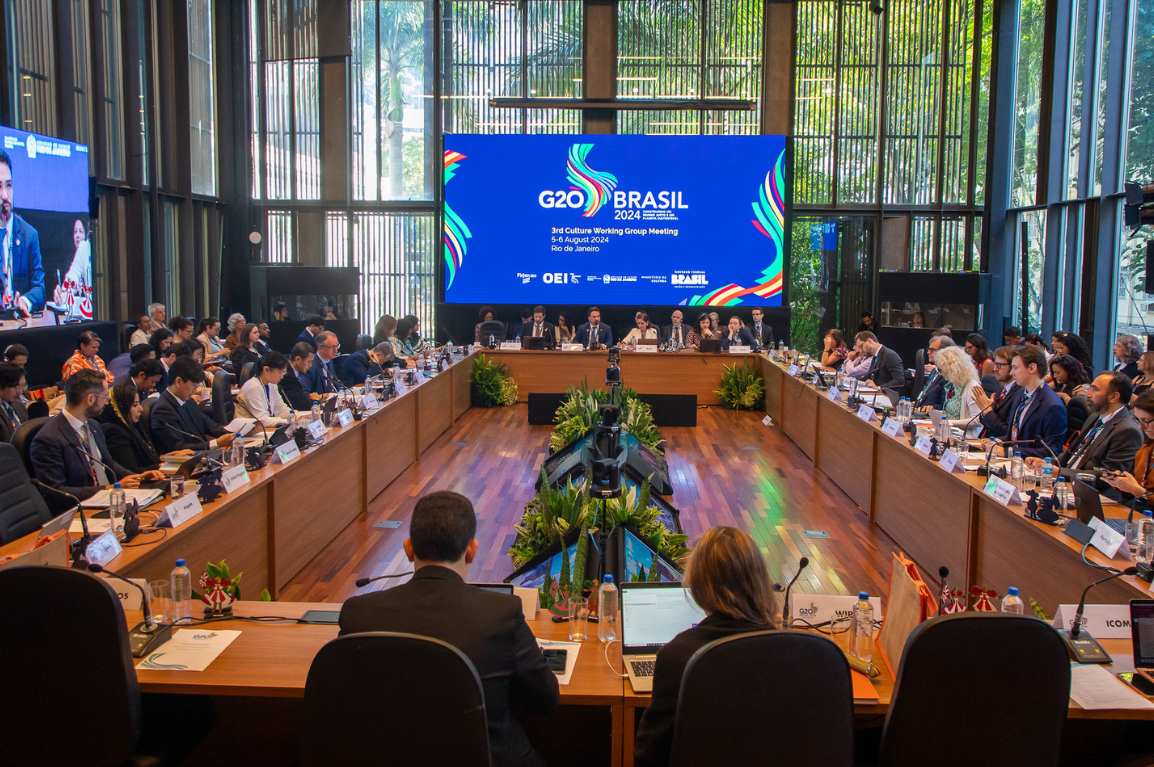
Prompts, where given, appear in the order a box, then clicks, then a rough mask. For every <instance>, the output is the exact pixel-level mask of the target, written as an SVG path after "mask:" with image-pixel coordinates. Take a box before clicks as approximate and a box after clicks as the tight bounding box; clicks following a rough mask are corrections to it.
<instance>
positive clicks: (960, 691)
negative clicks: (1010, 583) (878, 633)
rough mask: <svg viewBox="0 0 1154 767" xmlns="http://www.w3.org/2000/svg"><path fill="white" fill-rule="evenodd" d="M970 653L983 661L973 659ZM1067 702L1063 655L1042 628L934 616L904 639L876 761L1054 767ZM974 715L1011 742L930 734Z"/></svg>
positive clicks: (1004, 620) (980, 616) (999, 616)
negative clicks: (1008, 728)
mask: <svg viewBox="0 0 1154 767" xmlns="http://www.w3.org/2000/svg"><path fill="white" fill-rule="evenodd" d="M979 648H980V650H981V655H982V657H983V658H985V659H986V660H985V661H979V662H974V660H973V659H974V655H973V653H974V652H975V651H976V650H978V649H979ZM1069 698H1070V658H1069V655H1068V654H1067V652H1066V646H1065V644H1064V643H1063V642H1062V640H1061V638H1059V636H1058V633H1057V631H1055V630H1054V628H1053V627H1052V626H1050V624H1048V623H1043V622H1042V621H1040V620H1038V619H1036V618H1034V617H1032V616H1031V617H1027V616H1024V615H1012V614H1006V613H982V612H974V613H960V614H957V615H947V616H943V617H940V618H933V619H931V620H928V621H925V622H924V623H921V624H920V625H918V627H917V628H915V629H914V630H913V631H912V632H910V636H909V639H907V640H906V646H905V649H904V650H903V651H902V661H901V666H900V667H899V668H898V675H897V682H896V684H895V685H894V692H893V699H892V700H891V702H890V707H889V711H888V712H887V714H886V722H885V728H884V729H883V731H882V744H881V753H880V756H879V758H880V761H879V764H881V765H890V766H891V767H905V765H919V767H920V765H926V764H933V765H935V767H961V766H962V765H966V767H972V766H973V765H984V766H985V767H996V766H998V765H1014V767H1034V766H1038V767H1040V766H1041V765H1056V764H1057V763H1058V754H1059V750H1060V748H1061V743H1062V727H1063V725H1064V724H1065V721H1066V713H1067V708H1068V707H1069ZM974 712H981V719H982V721H983V722H990V723H992V724H993V726H994V728H995V729H996V727H997V723H1001V724H1003V725H1010V724H1011V723H1012V729H1013V732H1014V733H1015V734H1016V736H1014V737H1008V738H995V737H990V738H983V737H977V738H975V737H965V736H961V737H949V738H944V737H935V735H940V734H941V733H943V732H949V731H951V729H952V725H955V724H957V723H959V722H967V721H973V716H974ZM943 728H944V729H943ZM952 734H954V735H961V733H957V732H953V733H952ZM1018 736H1020V737H1018Z"/></svg>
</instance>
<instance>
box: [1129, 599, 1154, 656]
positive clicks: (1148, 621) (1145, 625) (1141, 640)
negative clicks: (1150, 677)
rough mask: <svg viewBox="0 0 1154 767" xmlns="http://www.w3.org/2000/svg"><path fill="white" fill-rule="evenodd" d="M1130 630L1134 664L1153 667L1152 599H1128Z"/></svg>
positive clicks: (1153, 617)
mask: <svg viewBox="0 0 1154 767" xmlns="http://www.w3.org/2000/svg"><path fill="white" fill-rule="evenodd" d="M1130 631H1131V634H1132V635H1133V638H1134V665H1135V666H1136V667H1137V668H1142V669H1148V668H1154V599H1132V600H1130Z"/></svg>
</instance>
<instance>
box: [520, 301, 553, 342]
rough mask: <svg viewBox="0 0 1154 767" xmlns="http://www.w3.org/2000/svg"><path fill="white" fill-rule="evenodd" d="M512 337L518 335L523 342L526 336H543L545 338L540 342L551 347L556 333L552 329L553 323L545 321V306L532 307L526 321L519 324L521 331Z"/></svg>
mask: <svg viewBox="0 0 1154 767" xmlns="http://www.w3.org/2000/svg"><path fill="white" fill-rule="evenodd" d="M513 337H514V338H518V337H519V338H520V339H521V342H522V343H524V342H525V339H526V338H543V339H545V340H544V341H543V342H542V343H543V344H544V345H545V346H546V347H548V348H552V347H553V346H554V340H555V338H556V335H555V333H554V331H553V324H552V323H551V322H546V321H545V307H544V306H535V307H533V315H532V316H531V317H530V318H529V321H528V322H526V323H524V324H523V325H522V326H521V332H520V333H519V334H518V335H514V336H513Z"/></svg>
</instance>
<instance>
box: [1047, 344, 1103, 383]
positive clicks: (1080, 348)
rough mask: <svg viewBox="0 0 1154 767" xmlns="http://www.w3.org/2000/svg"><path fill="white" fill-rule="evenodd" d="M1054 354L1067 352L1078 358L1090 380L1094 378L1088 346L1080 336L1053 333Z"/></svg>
mask: <svg viewBox="0 0 1154 767" xmlns="http://www.w3.org/2000/svg"><path fill="white" fill-rule="evenodd" d="M1054 354H1068V355H1069V356H1071V357H1073V358H1074V359H1076V360H1078V362H1081V363H1082V367H1084V368H1086V375H1087V376H1089V378H1090V380H1093V379H1094V363H1093V362H1092V361H1091V360H1090V347H1088V346H1086V342H1085V341H1083V340H1082V337H1081V336H1079V335H1075V334H1074V333H1055V334H1054Z"/></svg>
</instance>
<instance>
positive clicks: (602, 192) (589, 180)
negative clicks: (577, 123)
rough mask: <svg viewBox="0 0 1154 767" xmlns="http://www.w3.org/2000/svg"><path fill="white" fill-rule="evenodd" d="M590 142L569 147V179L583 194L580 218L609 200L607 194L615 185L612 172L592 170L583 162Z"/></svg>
mask: <svg viewBox="0 0 1154 767" xmlns="http://www.w3.org/2000/svg"><path fill="white" fill-rule="evenodd" d="M592 149H593V145H592V144H574V145H573V146H572V147H570V148H569V162H568V167H569V181H570V183H572V184H573V185H574V187H573V188H575V189H580V190H581V191H582V192H583V193H584V194H585V212H584V213H582V214H581V216H582V218H589V217H590V216H592V215H594V214H595V213H597V211H599V210H601V206H602V205H604V204H605V203H606V202H608V200H609V195H611V194H613V190H614V189H615V188H616V187H617V177H616V176H614V175H613V174H612V173H603V172H601V171H596V170H593V169H592V168H590V167H589V165H588V163H586V162H585V158H586V157H588V156H589V152H590V150H592Z"/></svg>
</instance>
